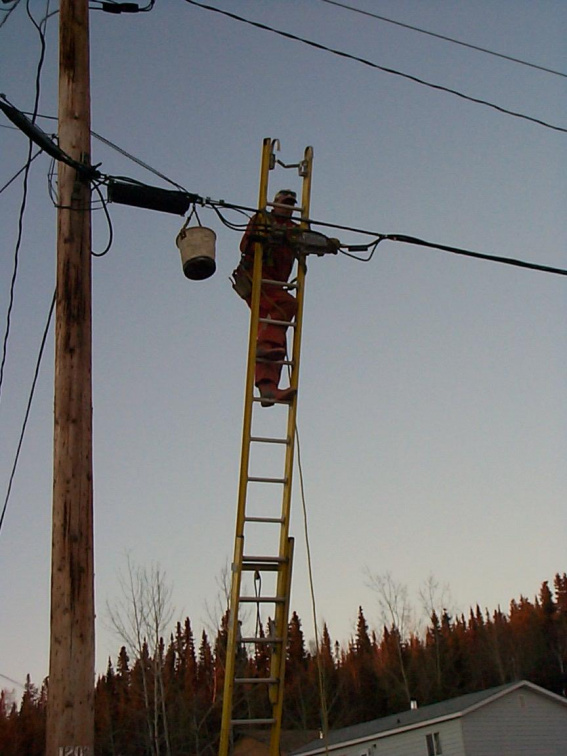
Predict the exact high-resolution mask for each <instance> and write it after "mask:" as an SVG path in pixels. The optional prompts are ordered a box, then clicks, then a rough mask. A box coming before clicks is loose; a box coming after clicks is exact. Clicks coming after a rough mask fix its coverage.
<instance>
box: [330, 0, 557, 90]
mask: <svg viewBox="0 0 567 756" xmlns="http://www.w3.org/2000/svg"><path fill="white" fill-rule="evenodd" d="M321 2H323V3H328V4H329V5H336V6H338V7H339V8H344V9H345V10H349V11H353V12H354V13H361V14H362V15H363V16H369V17H370V18H376V19H378V20H379V21H385V22H386V23H388V24H395V25H396V26H402V27H403V28H404V29H411V30H412V31H415V32H419V33H420V34H427V35H428V36H430V37H436V38H437V39H442V40H444V41H445V42H452V43H453V44H454V45H461V47H468V48H469V49H471V50H476V51H477V52H482V53H486V54H487V55H494V56H495V57H497V58H503V59H504V60H510V61H512V63H519V64H520V65H522V66H529V67H530V68H537V69H538V70H539V71H545V72H546V73H550V74H554V75H555V76H563V77H565V78H567V74H565V73H563V72H562V71H555V70H554V69H553V68H546V66H539V65H537V63H528V61H526V60H521V59H520V58H514V57H512V56H511V55H504V54H503V53H498V52H494V50H488V49H487V48H486V47H479V46H478V45H471V44H469V43H468V42H462V41H461V40H460V39H454V37H446V36H445V35H444V34H437V33H436V32H432V31H427V30H426V29H420V28H419V27H418V26H412V25H411V24H404V23H402V22H401V21H394V20H393V19H392V18H386V16H380V15H378V14H377V13H370V11H365V10H361V9H360V8H354V7H353V6H352V5H347V4H346V3H339V2H337V0H321Z"/></svg>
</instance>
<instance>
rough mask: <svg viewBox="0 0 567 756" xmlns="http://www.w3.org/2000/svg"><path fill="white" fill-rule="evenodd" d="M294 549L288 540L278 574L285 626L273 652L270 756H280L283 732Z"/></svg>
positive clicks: (280, 609) (281, 609)
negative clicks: (273, 678) (283, 594)
mask: <svg viewBox="0 0 567 756" xmlns="http://www.w3.org/2000/svg"><path fill="white" fill-rule="evenodd" d="M293 547H294V539H293V538H288V543H287V549H286V551H287V556H288V559H287V562H286V565H285V568H284V569H283V570H280V572H279V574H278V584H279V583H280V578H282V583H285V586H284V591H285V596H286V603H285V605H284V606H277V607H276V623H275V624H276V628H277V627H278V617H277V615H278V612H280V613H281V614H282V616H283V623H282V620H281V618H279V624H280V625H282V624H283V634H282V636H281V637H282V642H281V643H280V644H278V646H276V647H275V648H274V650H273V652H272V660H271V661H272V663H271V669H270V674H271V675H274V674H276V676H277V678H278V685H277V686H276V685H274V686H271V688H270V693H271V696H270V702H271V704H272V716H273V719H274V723H273V724H272V727H271V730H270V756H276V754H277V756H280V754H281V749H280V736H281V730H282V719H283V702H284V690H285V658H286V653H287V629H288V617H289V607H290V603H291V573H292V568H293Z"/></svg>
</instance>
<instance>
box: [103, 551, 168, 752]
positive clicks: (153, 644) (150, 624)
mask: <svg viewBox="0 0 567 756" xmlns="http://www.w3.org/2000/svg"><path fill="white" fill-rule="evenodd" d="M118 582H119V585H120V591H121V597H120V598H119V599H116V600H115V601H114V602H113V603H111V602H107V604H106V608H107V614H108V617H109V620H110V624H111V626H112V628H113V629H114V631H115V632H116V633H117V635H118V636H119V637H120V638H121V640H122V642H123V643H124V644H125V646H126V648H127V650H128V651H129V653H130V654H131V655H133V656H134V657H135V658H137V659H138V660H139V662H140V672H141V677H142V689H143V693H144V706H145V709H146V715H147V716H146V720H147V725H148V736H149V740H150V743H151V744H152V753H153V754H154V756H161V744H162V741H163V743H164V745H165V753H166V756H171V746H170V739H169V728H168V725H167V712H166V708H165V690H164V680H163V666H164V664H163V663H164V659H163V644H162V639H163V637H164V636H165V634H166V632H167V630H168V627H169V626H170V624H171V621H172V618H173V608H172V606H171V594H172V587H171V585H170V584H169V583H168V582H167V580H166V576H165V573H164V572H163V571H162V569H161V568H160V567H159V565H152V566H151V567H149V568H148V567H139V566H136V565H134V564H133V563H132V561H131V559H130V556H127V574H126V575H124V574H119V576H118ZM146 653H148V654H149V656H150V658H151V659H152V666H153V675H152V676H151V677H150V674H149V670H148V668H147V665H146V659H145V656H146ZM160 723H161V724H160Z"/></svg>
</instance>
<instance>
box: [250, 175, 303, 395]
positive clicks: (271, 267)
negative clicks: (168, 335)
mask: <svg viewBox="0 0 567 756" xmlns="http://www.w3.org/2000/svg"><path fill="white" fill-rule="evenodd" d="M295 203H296V194H295V192H292V191H290V190H289V189H282V190H280V191H279V192H278V193H277V194H276V196H275V197H274V203H273V204H274V207H273V210H272V211H271V212H270V213H268V214H267V216H264V217H263V219H262V218H261V217H260V216H258V215H255V216H254V217H253V218H252V219H251V220H250V222H249V223H248V227H247V229H246V231H245V233H244V236H243V237H242V241H241V242H240V251H241V253H242V258H241V261H240V265H239V269H241V271H240V272H241V274H242V273H244V274H246V272H247V275H248V278H250V276H251V275H252V267H253V264H254V244H255V242H256V241H258V240H260V241H261V242H262V247H263V261H262V278H263V279H269V280H272V281H285V282H287V281H288V280H289V277H290V275H291V271H292V269H293V263H294V261H295V256H294V253H293V249H292V248H291V246H290V244H289V241H288V240H287V239H286V238H285V236H286V234H285V230H286V229H288V228H294V227H296V226H297V224H296V223H294V222H293V221H292V220H291V215H292V213H293V208H294V206H295ZM242 269H243V270H242ZM235 273H236V272H235ZM235 277H236V275H235ZM235 288H236V287H235ZM241 296H243V298H244V299H245V300H246V302H247V303H248V306H250V304H251V298H252V292H251V290H250V291H249V292H248V293H245V294H244V295H242V294H241ZM296 314H297V300H296V298H295V297H294V296H292V295H291V294H290V293H289V292H288V291H286V290H285V289H283V288H282V287H280V286H271V285H270V284H262V289H261V292H260V318H270V319H272V320H280V321H286V322H288V323H289V322H291V321H292V320H293V319H294V317H295V316H296ZM286 330H287V326H284V325H275V324H274V325H272V324H271V323H259V324H258V341H257V344H256V357H257V358H259V360H260V361H258V362H257V363H256V372H255V384H256V386H257V387H258V391H259V392H260V396H261V397H262V406H263V407H271V406H272V405H273V404H274V400H276V401H280V402H290V401H291V400H292V399H293V397H294V395H295V389H292V388H291V387H290V388H286V389H281V388H279V387H278V384H279V381H280V375H281V370H282V360H284V359H285V356H286V343H287V342H286Z"/></svg>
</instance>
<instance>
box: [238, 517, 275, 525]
mask: <svg viewBox="0 0 567 756" xmlns="http://www.w3.org/2000/svg"><path fill="white" fill-rule="evenodd" d="M244 522H266V523H272V524H274V525H281V524H282V523H284V522H285V520H284V518H283V517H245V518H244Z"/></svg>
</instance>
